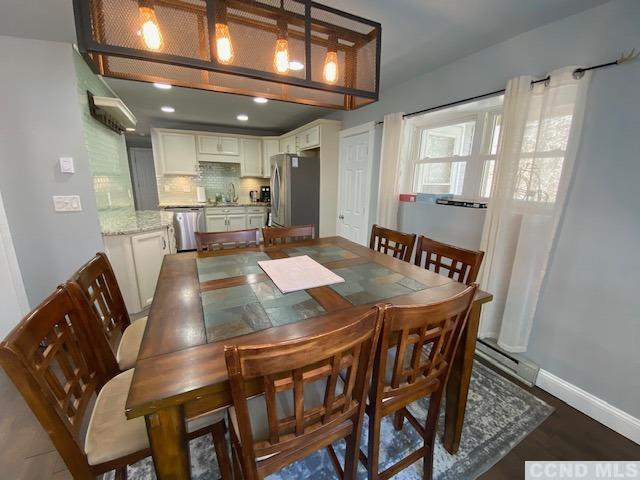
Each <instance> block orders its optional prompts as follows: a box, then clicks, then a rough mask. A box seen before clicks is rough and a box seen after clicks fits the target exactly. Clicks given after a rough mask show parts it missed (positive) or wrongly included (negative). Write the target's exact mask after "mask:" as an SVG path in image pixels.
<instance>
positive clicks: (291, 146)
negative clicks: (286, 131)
mask: <svg viewBox="0 0 640 480" xmlns="http://www.w3.org/2000/svg"><path fill="white" fill-rule="evenodd" d="M280 153H297V152H296V136H295V135H290V136H288V137H283V138H281V139H280Z"/></svg>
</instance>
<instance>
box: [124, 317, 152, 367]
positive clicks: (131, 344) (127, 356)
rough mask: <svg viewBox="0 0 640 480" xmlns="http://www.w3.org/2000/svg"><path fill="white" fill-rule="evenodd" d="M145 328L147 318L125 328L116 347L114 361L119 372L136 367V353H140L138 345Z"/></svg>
mask: <svg viewBox="0 0 640 480" xmlns="http://www.w3.org/2000/svg"><path fill="white" fill-rule="evenodd" d="M146 326H147V317H142V318H140V319H138V320H136V321H135V322H133V323H132V324H131V325H129V326H128V327H127V328H125V330H124V333H123V334H122V339H121V340H120V345H118V352H117V353H116V360H117V361H118V367H119V368H120V371H123V372H124V371H125V370H129V369H130V368H133V367H135V366H136V360H137V359H138V352H139V351H140V344H141V343H142V336H143V335H144V329H145V327H146Z"/></svg>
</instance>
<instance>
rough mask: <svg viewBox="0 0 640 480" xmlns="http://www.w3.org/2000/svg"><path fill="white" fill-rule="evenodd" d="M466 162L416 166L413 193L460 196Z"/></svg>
mask: <svg viewBox="0 0 640 480" xmlns="http://www.w3.org/2000/svg"><path fill="white" fill-rule="evenodd" d="M465 167H466V162H437V163H421V164H418V165H416V171H415V175H414V177H413V178H414V186H413V188H414V191H415V192H416V193H443V194H444V193H451V194H453V195H461V194H462V184H463V181H464V170H465Z"/></svg>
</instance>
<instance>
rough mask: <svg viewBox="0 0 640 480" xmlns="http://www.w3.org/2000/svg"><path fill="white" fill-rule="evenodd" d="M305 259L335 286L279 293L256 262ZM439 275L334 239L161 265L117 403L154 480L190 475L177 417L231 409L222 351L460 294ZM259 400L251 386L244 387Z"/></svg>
mask: <svg viewBox="0 0 640 480" xmlns="http://www.w3.org/2000/svg"><path fill="white" fill-rule="evenodd" d="M297 255H308V256H310V257H311V258H313V259H314V260H316V261H317V262H319V263H321V264H323V265H324V266H325V267H327V268H329V269H330V270H332V271H333V272H335V273H336V274H337V275H339V276H341V277H342V278H344V280H345V281H344V282H343V283H338V284H335V285H331V286H324V287H319V288H312V289H308V290H303V291H299V292H293V293H289V294H286V295H283V294H282V293H281V292H280V291H279V290H278V289H277V287H275V285H274V284H273V283H272V282H271V281H270V279H269V277H268V276H267V275H266V274H265V273H264V272H263V271H262V270H261V269H260V267H259V266H258V263H257V262H258V261H260V260H269V259H278V258H286V257H291V256H297ZM464 288H465V285H462V284H460V283H458V282H456V281H454V280H452V279H450V278H448V277H446V276H443V275H439V274H436V273H433V272H431V271H429V270H426V269H424V268H420V267H417V266H415V265H411V264H409V263H407V262H404V261H401V260H399V259H396V258H393V257H391V256H389V255H384V254H382V253H378V252H375V251H373V250H370V249H368V248H366V247H363V246H362V245H358V244H356V243H353V242H350V241H348V240H346V239H344V238H340V237H329V238H322V239H317V240H308V241H303V242H299V243H288V244H283V245H276V246H272V247H265V246H258V247H253V248H244V249H233V250H221V251H216V252H202V253H195V252H188V253H179V254H174V255H167V256H165V258H164V262H163V264H162V268H161V271H160V276H159V279H158V284H157V286H156V290H155V295H154V299H153V303H152V305H151V309H150V312H149V317H148V320H147V325H146V330H145V333H144V337H143V340H142V345H141V348H140V352H139V355H138V360H137V363H136V367H135V373H134V375H133V381H132V384H131V388H130V390H129V396H128V398H127V404H126V415H127V418H136V417H142V416H144V418H145V420H146V426H147V433H148V435H149V441H150V445H151V450H152V455H153V461H154V465H155V469H156V474H157V476H158V478H159V479H160V480H166V479H188V478H190V461H189V449H188V439H187V432H186V420H188V419H191V418H194V417H197V416H200V415H203V414H206V413H207V412H211V411H213V410H216V409H220V408H224V407H228V406H230V405H231V395H230V391H229V382H228V378H227V369H226V365H225V359H224V347H225V345H233V344H238V345H256V344H262V343H273V342H278V341H285V340H290V339H293V338H299V337H302V336H307V335H313V334H316V333H318V332H320V331H323V330H326V329H328V328H332V327H338V326H340V324H341V322H344V321H345V319H346V318H353V316H355V315H358V314H360V313H362V312H364V311H366V310H367V309H368V308H371V306H372V305H375V304H377V303H391V304H394V305H410V304H425V303H429V302H434V301H439V300H444V299H446V298H448V297H451V296H452V295H455V294H457V293H459V292H460V291H462V290H463V289H464ZM491 299H492V296H491V295H490V294H488V293H486V292H482V291H479V292H478V294H477V296H476V299H475V301H474V306H473V309H472V311H471V314H470V318H469V321H468V323H467V326H466V329H465V331H464V334H463V338H462V342H461V344H460V347H459V348H458V351H457V354H456V357H455V360H454V364H453V365H452V370H451V375H450V378H449V381H448V383H447V388H446V414H445V426H444V439H443V441H444V445H445V448H446V449H447V450H448V451H449V452H451V453H455V452H456V451H457V450H458V447H459V445H460V437H461V434H462V425H463V421H464V413H465V407H466V403H467V394H468V389H469V381H470V379H471V369H472V365H473V355H474V351H475V344H476V336H477V332H478V324H479V320H480V310H481V307H482V305H483V304H484V303H486V302H488V301H490V300H491ZM251 388H252V389H253V390H254V392H253V393H260V385H254V386H253V387H251Z"/></svg>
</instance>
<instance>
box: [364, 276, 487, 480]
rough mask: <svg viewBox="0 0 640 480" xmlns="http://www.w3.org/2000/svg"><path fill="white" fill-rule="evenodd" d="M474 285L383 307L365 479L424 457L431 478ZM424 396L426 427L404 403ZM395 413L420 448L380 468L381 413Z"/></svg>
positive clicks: (380, 476)
mask: <svg viewBox="0 0 640 480" xmlns="http://www.w3.org/2000/svg"><path fill="white" fill-rule="evenodd" d="M476 290H477V285H476V284H473V285H472V286H469V287H468V288H466V289H465V290H464V291H463V292H461V293H459V294H457V295H455V296H454V297H451V298H450V299H447V300H444V301H440V302H436V303H432V304H428V305H416V306H391V305H386V306H385V307H384V310H383V314H384V320H383V325H382V332H381V333H380V341H379V346H378V350H377V354H376V359H375V362H374V367H373V379H372V381H371V390H370V394H369V395H370V396H369V402H368V405H367V408H366V413H367V416H368V418H369V440H368V454H367V455H365V454H364V453H363V452H361V453H360V457H361V460H362V461H363V463H364V464H365V466H366V467H367V470H368V474H369V479H370V480H375V479H387V478H389V477H391V476H393V475H396V474H397V473H398V472H400V471H401V470H403V469H404V468H406V467H408V466H409V465H411V464H413V463H414V462H416V461H417V460H419V459H420V458H422V459H423V465H424V477H423V478H425V479H431V478H432V470H433V449H434V441H435V435H436V426H437V421H438V414H439V412H440V403H441V401H442V394H443V391H444V387H445V384H446V383H447V379H448V377H449V372H450V370H451V364H452V362H453V358H454V354H455V350H456V348H457V346H458V343H459V342H460V337H461V335H462V331H463V329H464V326H465V323H466V321H467V317H468V316H469V311H470V310H471V305H472V303H473V298H474V295H475V293H476ZM425 397H428V399H429V407H428V412H427V418H426V422H425V424H424V425H422V424H420V422H419V421H418V420H417V419H416V418H415V417H414V416H413V415H412V414H411V413H410V412H409V410H408V409H407V405H409V404H410V403H412V402H415V401H416V400H420V399H423V398H425ZM390 414H394V427H395V429H396V430H398V431H400V430H402V428H403V421H404V418H406V419H407V420H408V421H409V424H410V425H411V426H412V427H413V428H414V429H415V430H416V431H417V432H418V433H419V434H420V436H421V437H422V439H423V442H424V444H423V446H422V447H420V448H418V449H417V450H414V451H413V452H412V453H410V454H409V455H407V456H406V457H405V458H403V459H401V460H399V461H398V462H396V463H395V464H393V465H390V466H388V467H386V468H385V470H384V471H382V472H379V471H378V468H379V458H380V456H379V455H380V453H379V452H380V435H381V422H382V419H383V417H385V416H387V415H390Z"/></svg>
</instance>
